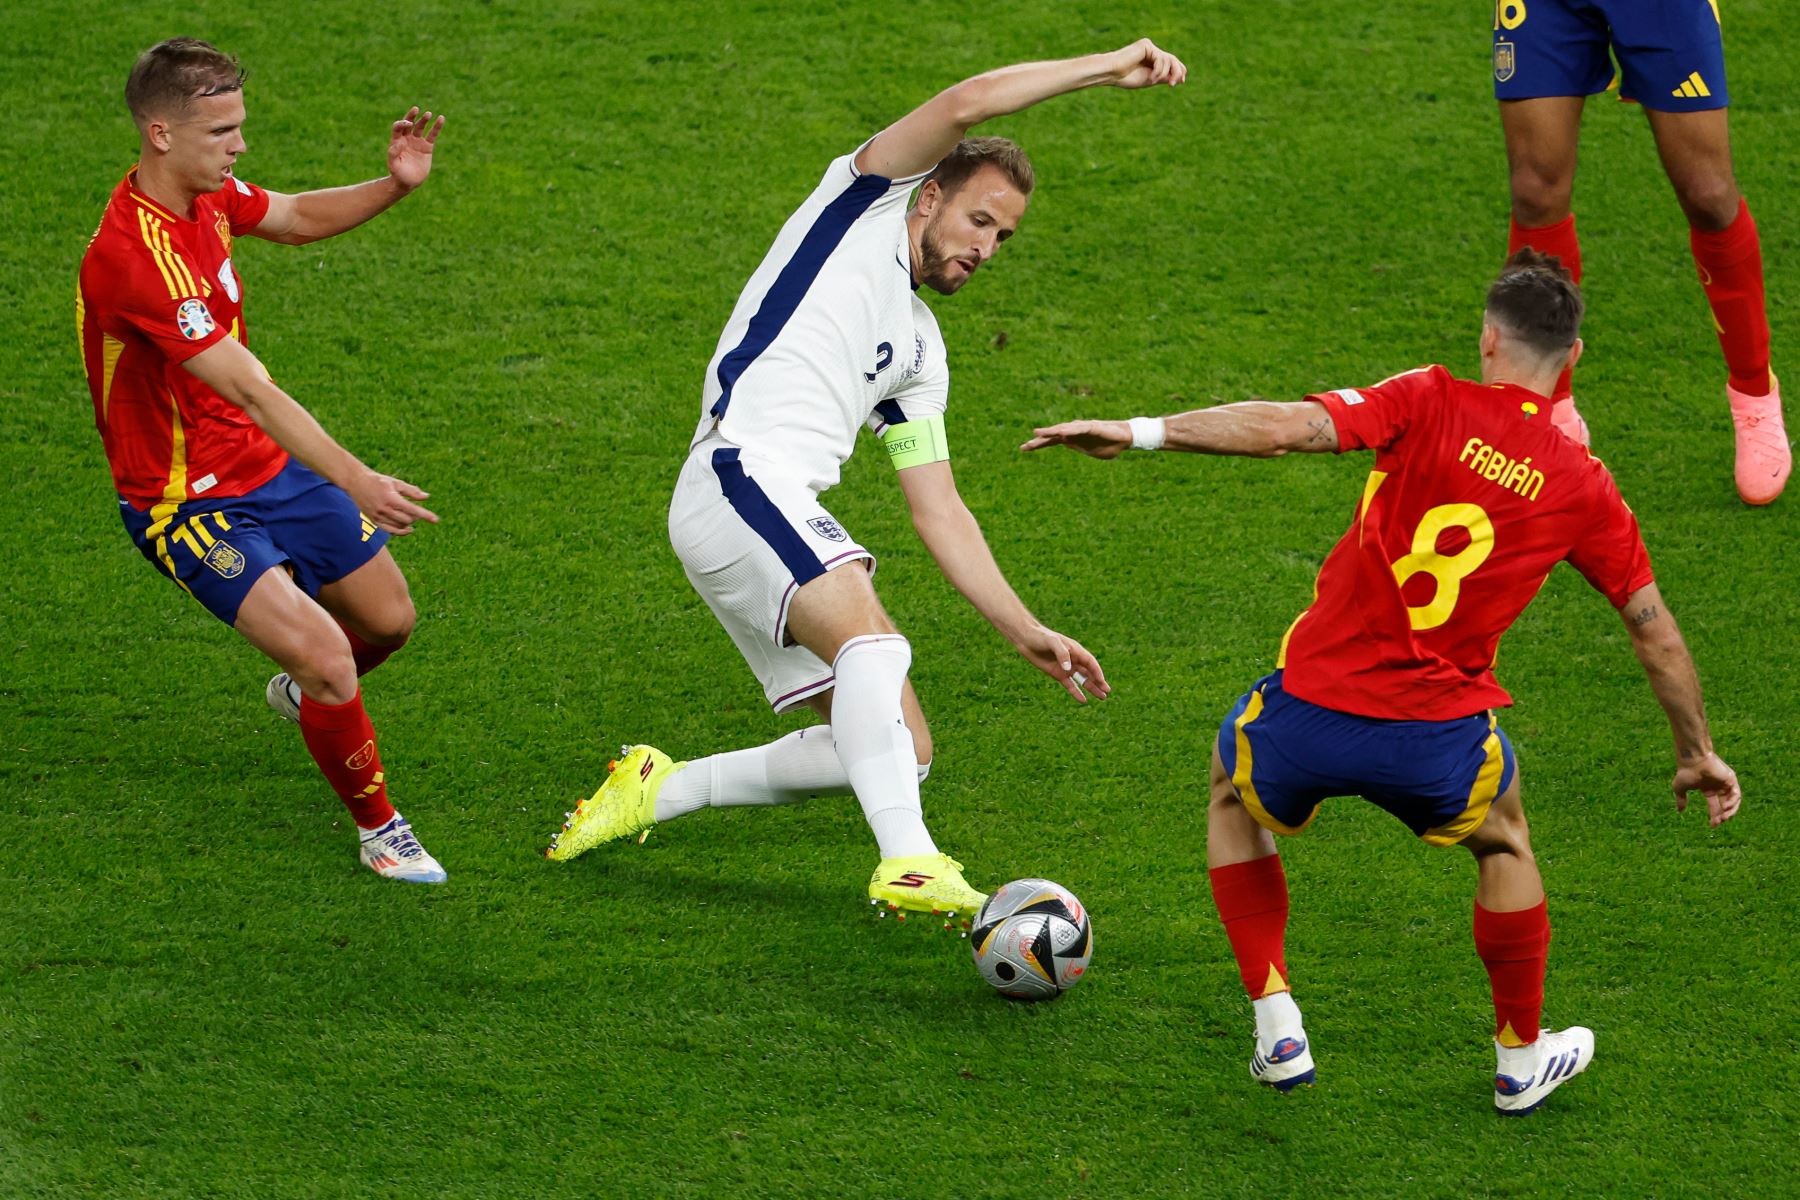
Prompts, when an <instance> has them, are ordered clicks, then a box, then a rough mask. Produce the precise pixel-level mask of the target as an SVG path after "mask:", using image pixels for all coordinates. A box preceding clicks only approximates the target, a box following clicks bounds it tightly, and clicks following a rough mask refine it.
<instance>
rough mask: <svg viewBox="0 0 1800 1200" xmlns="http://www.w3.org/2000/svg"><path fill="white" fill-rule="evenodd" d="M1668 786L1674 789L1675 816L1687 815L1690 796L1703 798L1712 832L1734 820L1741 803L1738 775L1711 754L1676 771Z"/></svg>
mask: <svg viewBox="0 0 1800 1200" xmlns="http://www.w3.org/2000/svg"><path fill="white" fill-rule="evenodd" d="M1671 786H1673V787H1674V789H1675V810H1676V811H1677V812H1686V811H1687V805H1688V793H1689V792H1699V793H1701V794H1702V795H1704V796H1705V797H1706V812H1707V818H1708V823H1709V824H1711V825H1712V827H1713V828H1715V829H1717V828H1718V827H1719V826H1720V825H1723V824H1724V823H1725V822H1726V821H1729V820H1731V818H1732V817H1734V816H1736V815H1737V810H1738V807H1739V806H1740V805H1741V804H1743V802H1744V793H1743V790H1742V789H1741V788H1739V787H1738V778H1737V772H1736V771H1733V770H1732V769H1731V768H1730V767H1729V766H1727V765H1726V764H1725V760H1724V759H1722V758H1720V757H1719V756H1718V755H1716V754H1712V753H1710V752H1709V753H1708V754H1707V756H1706V757H1705V758H1703V759H1701V760H1700V761H1699V762H1697V763H1695V764H1693V765H1692V766H1685V767H1682V768H1680V769H1679V770H1677V771H1676V772H1675V779H1674V781H1673V783H1672V785H1671Z"/></svg>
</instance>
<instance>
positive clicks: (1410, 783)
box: [1218, 671, 1518, 846]
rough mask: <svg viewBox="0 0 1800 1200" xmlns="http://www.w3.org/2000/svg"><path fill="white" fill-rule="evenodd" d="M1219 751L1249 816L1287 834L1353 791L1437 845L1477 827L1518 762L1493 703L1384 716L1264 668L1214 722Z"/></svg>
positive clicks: (1456, 839) (1460, 837)
mask: <svg viewBox="0 0 1800 1200" xmlns="http://www.w3.org/2000/svg"><path fill="white" fill-rule="evenodd" d="M1218 747H1219V759H1220V761H1221V762H1222V763H1224V765H1225V772H1226V774H1228V775H1230V776H1231V781H1232V784H1233V785H1234V786H1235V787H1236V788H1237V793H1238V798H1239V799H1241V800H1242V801H1243V802H1244V807H1245V808H1247V809H1249V810H1250V815H1251V816H1253V817H1255V818H1256V820H1257V822H1258V823H1259V824H1261V825H1262V826H1263V827H1264V828H1266V829H1269V830H1270V831H1272V832H1274V833H1282V834H1294V833H1299V832H1300V831H1301V830H1302V829H1304V828H1306V826H1307V824H1308V823H1309V822H1311V821H1312V819H1313V817H1314V816H1316V815H1317V814H1318V808H1319V804H1320V802H1321V801H1323V800H1326V799H1328V798H1330V797H1332V796H1361V797H1363V798H1364V799H1365V800H1368V801H1370V802H1371V803H1373V804H1375V805H1377V806H1378V807H1380V808H1382V809H1385V810H1386V811H1388V812H1390V813H1392V814H1393V815H1394V816H1396V817H1398V818H1399V819H1400V821H1401V823H1402V824H1404V825H1405V826H1406V827H1407V828H1408V829H1410V830H1412V831H1413V834H1414V836H1416V837H1420V838H1423V839H1424V840H1425V841H1427V842H1430V843H1431V844H1433V845H1435V846H1454V845H1455V844H1456V843H1458V842H1460V841H1462V840H1463V839H1464V838H1466V837H1468V836H1469V834H1471V833H1473V832H1474V831H1475V830H1476V829H1478V828H1480V827H1481V823H1482V821H1484V820H1486V819H1487V814H1488V809H1489V807H1490V806H1491V805H1492V804H1493V803H1494V800H1495V798H1496V797H1498V796H1499V795H1500V794H1501V793H1502V792H1504V791H1505V790H1506V789H1507V787H1508V786H1510V785H1511V783H1512V780H1513V774H1514V772H1515V771H1516V770H1517V769H1518V764H1517V762H1516V761H1515V759H1514V758H1513V748H1512V743H1511V742H1509V741H1508V740H1507V738H1506V735H1505V734H1504V733H1502V732H1501V731H1500V726H1499V724H1498V722H1496V721H1495V719H1494V715H1493V714H1492V713H1491V712H1487V713H1477V714H1475V715H1474V716H1468V717H1461V718H1458V719H1457V720H1454V721H1385V720H1381V719H1379V718H1376V717H1359V716H1356V715H1354V714H1352V713H1343V712H1337V711H1336V710H1334V709H1329V708H1321V707H1320V706H1318V705H1317V704H1312V703H1309V702H1308V701H1305V700H1302V699H1300V698H1299V697H1298V696H1292V695H1289V694H1288V693H1287V692H1285V691H1283V690H1282V688H1281V672H1280V671H1277V672H1275V673H1274V674H1273V675H1265V676H1264V677H1263V678H1261V679H1259V680H1257V681H1256V685H1255V686H1254V687H1252V688H1251V689H1250V690H1249V691H1248V692H1246V693H1245V694H1244V695H1243V696H1242V697H1241V698H1240V699H1239V700H1238V702H1237V704H1235V705H1234V706H1233V707H1232V709H1231V713H1230V715H1228V716H1227V717H1226V718H1225V723H1224V724H1223V725H1221V726H1220V727H1219V741H1218Z"/></svg>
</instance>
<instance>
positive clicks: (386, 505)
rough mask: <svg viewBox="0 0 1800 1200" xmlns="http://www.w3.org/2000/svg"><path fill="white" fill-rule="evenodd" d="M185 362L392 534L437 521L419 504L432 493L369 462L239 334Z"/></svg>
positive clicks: (221, 340)
mask: <svg viewBox="0 0 1800 1200" xmlns="http://www.w3.org/2000/svg"><path fill="white" fill-rule="evenodd" d="M182 366H184V367H186V368H187V369H188V370H189V371H191V372H192V373H193V374H194V375H195V376H196V377H197V378H199V379H200V380H201V382H203V383H205V384H206V385H207V386H208V387H210V388H212V389H213V391H215V392H217V393H219V395H221V396H223V397H224V398H225V399H227V400H229V401H231V402H232V403H233V404H235V405H237V406H238V407H239V408H241V409H243V410H244V412H245V413H246V414H248V415H249V417H250V419H251V420H253V421H255V422H256V423H257V424H258V425H259V426H261V427H262V429H263V431H264V432H266V433H267V434H268V435H269V436H270V437H272V438H274V439H275V441H276V444H278V445H279V446H280V447H281V448H282V449H283V450H286V451H287V452H288V453H289V454H291V455H293V456H294V457H295V458H297V459H299V460H300V461H301V462H303V463H305V464H306V465H307V466H308V467H310V468H311V469H312V470H314V471H316V472H317V473H318V474H320V475H322V476H324V477H325V478H326V479H329V480H330V481H331V482H332V483H335V484H337V485H338V486H339V487H341V488H343V489H344V490H345V491H346V492H348V493H350V498H351V499H352V500H355V501H356V506H357V507H358V508H359V509H361V510H362V512H363V515H364V516H366V517H368V518H369V520H371V521H373V522H375V524H376V525H378V526H380V527H381V528H383V529H385V530H387V531H388V532H389V533H394V534H407V533H411V532H412V531H413V524H414V523H415V522H418V521H430V522H432V523H433V524H436V523H437V514H436V513H434V512H432V511H431V510H430V509H428V508H425V507H423V506H421V505H419V504H417V503H414V502H415V501H418V500H424V499H427V498H428V496H429V493H427V492H423V491H420V490H419V489H418V488H416V487H414V486H413V485H412V484H410V483H407V482H406V481H405V480H403V479H395V478H393V477H392V476H390V475H383V474H381V473H379V472H377V471H372V470H370V469H369V468H368V467H366V466H364V465H363V463H362V461H361V460H360V459H358V458H357V457H356V456H355V455H354V454H352V453H350V452H349V451H348V450H346V449H344V448H343V447H342V446H340V445H338V444H337V442H336V441H334V440H333V439H332V436H331V435H330V434H329V433H326V432H325V429H324V427H323V426H322V425H320V424H319V422H318V421H317V420H315V419H314V417H313V415H312V414H311V413H309V412H307V411H306V409H304V408H302V407H301V406H300V402H299V401H297V400H295V399H294V398H293V397H292V396H290V395H288V394H287V393H286V392H284V391H282V390H281V388H279V387H277V386H276V385H275V383H274V381H272V380H271V379H270V378H269V373H268V372H267V371H265V370H264V369H263V365H262V363H261V361H259V360H258V359H257V357H256V355H254V354H252V353H250V351H249V350H248V349H247V348H246V347H244V346H243V345H241V344H240V343H239V342H237V341H236V340H235V339H233V338H221V339H219V341H218V342H216V343H214V344H213V345H211V346H208V347H207V348H206V349H204V350H202V351H201V352H200V353H198V354H196V355H194V356H193V357H192V358H190V359H188V360H187V361H186V362H184V363H182Z"/></svg>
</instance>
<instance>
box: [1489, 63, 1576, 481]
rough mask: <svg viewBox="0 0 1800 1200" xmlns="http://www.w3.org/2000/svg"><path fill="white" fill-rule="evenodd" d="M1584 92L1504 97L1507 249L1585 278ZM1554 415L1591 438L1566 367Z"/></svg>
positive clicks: (1554, 397) (1569, 430) (1559, 423)
mask: <svg viewBox="0 0 1800 1200" xmlns="http://www.w3.org/2000/svg"><path fill="white" fill-rule="evenodd" d="M1585 103H1586V98H1585V97H1582V96H1547V97H1543V98H1541V99H1536V100H1503V101H1501V102H1500V127H1501V129H1502V130H1503V131H1504V132H1505V134H1506V161H1507V168H1508V178H1509V180H1510V183H1511V190H1512V222H1511V228H1510V229H1509V231H1508V235H1507V248H1506V252H1507V254H1508V255H1509V256H1510V255H1511V254H1512V253H1513V252H1514V251H1516V250H1518V249H1520V248H1521V247H1524V246H1530V247H1531V248H1532V249H1534V250H1536V251H1538V252H1539V253H1542V254H1554V255H1556V257H1558V258H1560V259H1561V260H1562V264H1563V266H1565V267H1567V268H1568V270H1569V274H1570V275H1571V276H1573V277H1574V280H1575V282H1576V283H1577V284H1579V283H1580V282H1581V244H1580V242H1579V241H1577V240H1576V236H1575V215H1574V213H1573V212H1572V211H1570V207H1569V204H1570V199H1571V197H1572V196H1573V195H1574V192H1575V156H1576V149H1577V146H1578V144H1579V142H1580V136H1581V110H1582V106H1583V105H1584V104H1585ZM1550 419H1551V421H1552V422H1553V423H1554V424H1555V425H1556V427H1557V428H1558V429H1561V430H1562V431H1563V432H1564V433H1566V434H1568V435H1569V436H1570V437H1572V438H1574V439H1575V440H1576V441H1578V442H1580V443H1581V444H1582V445H1584V446H1585V445H1587V443H1588V432H1587V422H1586V421H1583V420H1582V419H1581V414H1579V413H1578V412H1576V411H1575V401H1574V399H1573V398H1572V397H1571V396H1570V395H1569V372H1567V371H1564V372H1563V373H1562V375H1561V377H1560V378H1558V379H1557V381H1556V388H1555V391H1554V392H1552V394H1551V409H1550Z"/></svg>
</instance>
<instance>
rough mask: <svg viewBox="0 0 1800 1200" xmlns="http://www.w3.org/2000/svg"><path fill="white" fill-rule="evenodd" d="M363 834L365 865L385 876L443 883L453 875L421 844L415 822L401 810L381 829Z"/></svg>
mask: <svg viewBox="0 0 1800 1200" xmlns="http://www.w3.org/2000/svg"><path fill="white" fill-rule="evenodd" d="M360 836H361V841H362V849H361V853H362V861H363V866H365V867H368V868H369V869H370V870H371V871H373V872H375V873H376V874H377V875H379V876H381V877H382V878H383V879H398V880H400V881H401V882H402V883H443V882H444V881H445V880H446V879H448V878H449V877H450V876H449V874H448V873H447V872H446V871H445V870H444V868H443V866H442V865H441V864H440V863H439V862H438V860H437V859H435V858H433V857H431V855H430V854H428V853H426V851H425V847H423V846H421V845H419V839H418V838H417V837H416V836H414V834H413V830H412V825H411V824H410V823H409V822H408V821H407V819H406V818H405V817H403V816H401V815H400V814H399V813H395V814H394V815H393V817H392V818H391V819H390V820H389V821H388V823H387V824H386V825H383V826H382V827H381V828H380V829H364V830H361V831H360Z"/></svg>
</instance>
